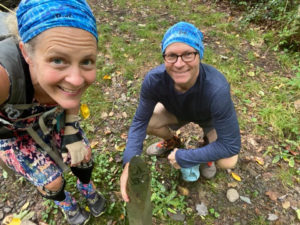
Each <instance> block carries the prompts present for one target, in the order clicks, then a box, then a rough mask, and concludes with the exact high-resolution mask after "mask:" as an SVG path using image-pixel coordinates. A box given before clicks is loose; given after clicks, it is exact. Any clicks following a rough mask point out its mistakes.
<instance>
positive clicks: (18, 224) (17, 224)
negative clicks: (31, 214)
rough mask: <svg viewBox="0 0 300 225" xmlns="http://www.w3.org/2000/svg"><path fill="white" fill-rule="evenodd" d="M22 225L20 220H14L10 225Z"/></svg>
mask: <svg viewBox="0 0 300 225" xmlns="http://www.w3.org/2000/svg"><path fill="white" fill-rule="evenodd" d="M20 224H21V220H20V218H13V219H12V221H11V222H10V223H9V224H8V225H20Z"/></svg>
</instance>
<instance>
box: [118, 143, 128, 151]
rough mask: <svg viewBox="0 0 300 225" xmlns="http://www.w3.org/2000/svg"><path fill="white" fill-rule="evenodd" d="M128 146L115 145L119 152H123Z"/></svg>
mask: <svg viewBox="0 0 300 225" xmlns="http://www.w3.org/2000/svg"><path fill="white" fill-rule="evenodd" d="M125 146H126V144H121V145H115V149H116V150H117V151H119V152H122V151H123V150H124V149H125Z"/></svg>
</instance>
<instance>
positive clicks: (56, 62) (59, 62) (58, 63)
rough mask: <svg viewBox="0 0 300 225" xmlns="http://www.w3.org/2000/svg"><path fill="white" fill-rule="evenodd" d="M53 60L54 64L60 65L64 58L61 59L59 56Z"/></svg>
mask: <svg viewBox="0 0 300 225" xmlns="http://www.w3.org/2000/svg"><path fill="white" fill-rule="evenodd" d="M52 62H53V63H54V64H57V65H60V64H62V63H63V60H62V59H59V58H55V59H52Z"/></svg>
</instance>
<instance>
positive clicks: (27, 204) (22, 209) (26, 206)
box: [20, 202, 29, 211]
mask: <svg viewBox="0 0 300 225" xmlns="http://www.w3.org/2000/svg"><path fill="white" fill-rule="evenodd" d="M28 206H29V202H26V203H25V204H24V205H23V206H22V208H21V209H20V211H24V210H25V209H27V208H28Z"/></svg>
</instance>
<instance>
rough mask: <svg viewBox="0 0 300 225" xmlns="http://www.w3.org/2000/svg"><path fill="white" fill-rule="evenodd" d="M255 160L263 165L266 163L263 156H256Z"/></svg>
mask: <svg viewBox="0 0 300 225" xmlns="http://www.w3.org/2000/svg"><path fill="white" fill-rule="evenodd" d="M255 161H256V162H257V163H258V164H259V165H262V166H263V165H264V164H265V162H264V160H263V159H262V158H260V157H256V158H255Z"/></svg>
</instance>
